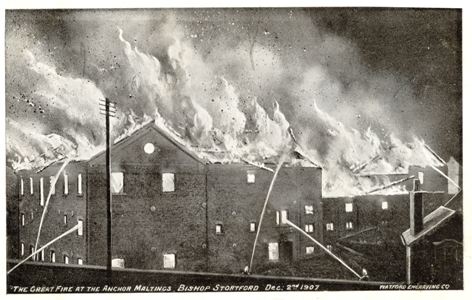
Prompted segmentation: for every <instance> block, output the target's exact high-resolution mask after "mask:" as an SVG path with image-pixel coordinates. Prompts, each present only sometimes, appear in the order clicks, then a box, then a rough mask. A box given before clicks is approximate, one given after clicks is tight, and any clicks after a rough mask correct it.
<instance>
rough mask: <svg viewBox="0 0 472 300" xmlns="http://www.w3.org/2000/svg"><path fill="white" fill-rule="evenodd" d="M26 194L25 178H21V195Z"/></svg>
mask: <svg viewBox="0 0 472 300" xmlns="http://www.w3.org/2000/svg"><path fill="white" fill-rule="evenodd" d="M24 194H25V182H24V181H23V177H21V178H20V195H21V196H23V195H24Z"/></svg>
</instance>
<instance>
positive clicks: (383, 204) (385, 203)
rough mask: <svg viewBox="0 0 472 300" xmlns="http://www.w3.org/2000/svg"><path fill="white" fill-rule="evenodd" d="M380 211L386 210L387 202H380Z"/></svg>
mask: <svg viewBox="0 0 472 300" xmlns="http://www.w3.org/2000/svg"><path fill="white" fill-rule="evenodd" d="M382 209H383V210H386V209H388V202H387V201H382Z"/></svg>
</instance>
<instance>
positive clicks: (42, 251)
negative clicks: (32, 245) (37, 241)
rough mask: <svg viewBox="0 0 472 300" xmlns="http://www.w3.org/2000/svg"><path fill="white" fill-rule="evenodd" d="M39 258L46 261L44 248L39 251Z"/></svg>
mask: <svg viewBox="0 0 472 300" xmlns="http://www.w3.org/2000/svg"><path fill="white" fill-rule="evenodd" d="M40 248H41V247H40ZM39 260H41V261H44V249H43V250H41V252H39Z"/></svg>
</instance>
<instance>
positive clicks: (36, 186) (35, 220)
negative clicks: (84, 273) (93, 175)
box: [19, 162, 87, 264]
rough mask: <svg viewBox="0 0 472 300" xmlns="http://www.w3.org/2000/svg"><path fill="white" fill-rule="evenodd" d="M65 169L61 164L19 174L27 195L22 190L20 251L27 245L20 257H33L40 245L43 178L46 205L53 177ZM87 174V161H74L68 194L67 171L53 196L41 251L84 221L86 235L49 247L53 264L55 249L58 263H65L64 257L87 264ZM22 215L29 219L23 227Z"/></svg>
mask: <svg viewBox="0 0 472 300" xmlns="http://www.w3.org/2000/svg"><path fill="white" fill-rule="evenodd" d="M61 166H62V163H57V164H54V165H51V166H49V167H47V168H46V169H44V170H42V171H41V172H38V173H33V172H20V173H19V184H20V186H21V180H23V195H21V191H20V195H19V213H20V216H19V224H20V225H19V228H20V230H19V235H20V238H19V240H20V245H19V247H20V250H19V252H21V243H23V244H24V255H20V258H21V257H26V256H28V255H29V254H30V247H31V246H34V245H35V242H36V237H37V234H38V229H39V224H40V220H41V215H42V213H43V208H44V206H42V205H41V203H40V201H41V200H40V199H41V198H40V197H41V196H40V189H41V187H40V182H41V181H40V179H41V178H43V196H44V204H45V203H46V201H47V197H48V194H49V190H50V188H51V185H50V177H51V176H56V174H57V172H58V170H59V169H60V167H61ZM86 173H87V169H86V164H85V163H84V162H70V163H69V164H68V165H67V166H66V168H65V174H67V181H68V193H67V194H65V191H64V172H63V173H61V175H60V176H59V178H58V180H57V182H56V185H55V193H54V194H53V195H51V198H50V200H49V208H48V211H47V212H46V215H45V218H44V221H43V226H42V231H41V237H40V241H39V245H38V248H39V247H40V246H41V245H44V244H45V243H47V242H49V241H51V240H52V239H54V238H55V237H57V236H59V235H60V234H62V233H63V232H65V231H67V230H68V229H70V228H72V227H74V226H75V225H77V222H78V220H83V221H84V235H83V236H78V234H77V232H76V233H72V234H70V235H68V236H66V237H64V238H63V239H61V240H59V241H57V242H56V243H54V244H53V245H51V246H50V247H48V248H47V249H46V250H45V252H44V254H45V255H44V258H45V261H46V262H50V253H51V252H50V251H51V250H52V251H54V253H55V259H56V262H64V255H66V256H68V257H69V263H74V264H76V263H77V261H78V259H82V260H83V262H84V263H86V261H87V252H86V249H87V248H86V234H85V232H86V227H87V226H86V222H85V218H86V201H87V192H86V191H87V189H86V185H87V181H86ZM79 174H81V176H82V194H79V193H78V187H77V181H78V179H77V178H78V175H79ZM30 178H32V180H33V194H31V191H30ZM20 190H21V188H20ZM22 214H23V215H24V218H25V224H24V226H22V224H21V222H22V220H21V219H22ZM65 217H66V218H67V224H66V223H65ZM20 254H21V253H20ZM37 259H38V260H40V259H41V257H40V256H38V257H37Z"/></svg>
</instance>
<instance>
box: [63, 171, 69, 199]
mask: <svg viewBox="0 0 472 300" xmlns="http://www.w3.org/2000/svg"><path fill="white" fill-rule="evenodd" d="M68 194H69V176H68V175H67V174H66V173H65V172H64V195H68Z"/></svg>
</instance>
